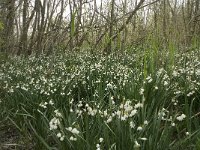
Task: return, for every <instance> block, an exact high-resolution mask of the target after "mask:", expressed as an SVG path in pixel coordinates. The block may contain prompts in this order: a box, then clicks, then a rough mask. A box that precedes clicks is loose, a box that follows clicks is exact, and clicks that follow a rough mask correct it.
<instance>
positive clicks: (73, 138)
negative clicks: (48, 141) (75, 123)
mask: <svg viewBox="0 0 200 150" xmlns="http://www.w3.org/2000/svg"><path fill="white" fill-rule="evenodd" d="M69 140H70V141H77V138H75V137H73V136H71V137H70V138H69Z"/></svg>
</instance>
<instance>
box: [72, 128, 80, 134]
mask: <svg viewBox="0 0 200 150" xmlns="http://www.w3.org/2000/svg"><path fill="white" fill-rule="evenodd" d="M71 132H72V133H73V134H79V133H80V132H79V131H78V130H77V129H76V128H74V129H72V131H71Z"/></svg>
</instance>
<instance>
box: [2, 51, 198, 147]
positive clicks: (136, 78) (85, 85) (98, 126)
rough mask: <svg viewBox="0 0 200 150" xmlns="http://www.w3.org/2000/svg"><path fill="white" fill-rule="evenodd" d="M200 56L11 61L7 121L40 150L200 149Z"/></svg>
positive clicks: (6, 77)
mask: <svg viewBox="0 0 200 150" xmlns="http://www.w3.org/2000/svg"><path fill="white" fill-rule="evenodd" d="M198 53H199V50H198V49H197V50H194V51H191V52H187V53H182V54H181V53H177V52H173V53H170V52H169V53H163V54H161V53H159V52H156V51H154V52H152V51H150V50H149V51H142V52H141V51H137V50H136V51H135V52H134V53H133V52H126V53H124V54H123V55H117V54H111V55H109V56H104V55H100V54H95V55H91V54H88V53H86V52H84V53H82V52H80V53H78V54H77V53H70V54H62V55H61V54H58V55H56V56H48V57H47V56H39V57H34V56H31V57H29V58H22V57H15V58H10V59H9V61H7V62H3V63H1V69H0V109H1V112H0V115H1V119H2V120H6V121H9V122H10V123H12V124H13V125H14V126H15V128H17V130H18V131H19V132H20V134H21V136H22V137H25V138H27V139H30V141H33V142H32V144H31V147H33V149H41V150H43V149H44V150H45V149H51V150H54V149H58V150H67V149H70V150H95V149H97V150H100V149H102V150H115V149H116V150H133V149H135V150H139V149H141V150H165V149H166V150H168V149H185V150H186V149H199V148H200V109H199V108H200V57H199V56H200V55H198Z"/></svg>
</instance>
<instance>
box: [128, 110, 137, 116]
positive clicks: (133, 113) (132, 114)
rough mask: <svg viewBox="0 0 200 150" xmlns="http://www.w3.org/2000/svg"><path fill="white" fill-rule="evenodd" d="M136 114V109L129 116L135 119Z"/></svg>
mask: <svg viewBox="0 0 200 150" xmlns="http://www.w3.org/2000/svg"><path fill="white" fill-rule="evenodd" d="M136 113H137V110H136V109H134V110H132V111H131V113H130V115H129V117H133V116H134V115H135V114H136Z"/></svg>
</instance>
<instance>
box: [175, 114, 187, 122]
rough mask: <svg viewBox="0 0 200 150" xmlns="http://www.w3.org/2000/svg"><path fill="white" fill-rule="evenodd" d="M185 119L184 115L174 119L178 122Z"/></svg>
mask: <svg viewBox="0 0 200 150" xmlns="http://www.w3.org/2000/svg"><path fill="white" fill-rule="evenodd" d="M185 118H186V115H185V114H182V115H180V116H178V117H176V119H177V120H178V121H183V119H185Z"/></svg>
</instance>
